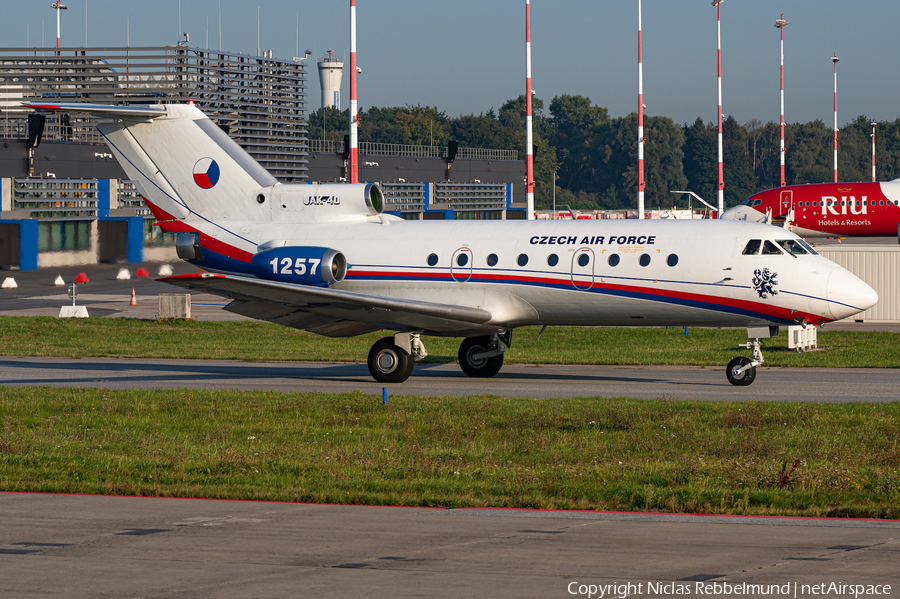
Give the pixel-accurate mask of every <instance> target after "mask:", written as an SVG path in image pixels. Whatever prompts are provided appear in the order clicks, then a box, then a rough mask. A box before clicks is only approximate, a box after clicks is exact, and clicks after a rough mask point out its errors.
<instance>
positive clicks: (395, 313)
mask: <svg viewBox="0 0 900 599" xmlns="http://www.w3.org/2000/svg"><path fill="white" fill-rule="evenodd" d="M158 280H159V281H162V282H164V283H169V284H171V285H177V286H178V287H184V288H185V289H191V290H196V291H202V292H205V293H211V294H213V295H218V296H221V297H227V298H231V299H232V302H231V303H230V304H228V306H226V307H225V309H226V310H228V311H229V312H234V313H235V314H241V315H243V316H249V317H250V318H256V319H259V320H266V321H270V322H275V323H278V324H282V325H286V326H290V327H293V328H297V329H304V330H307V331H311V332H313V333H317V334H319V335H325V336H327V337H351V336H353V335H360V334H362V333H368V332H371V331H377V330H379V329H390V330H394V331H415V330H420V329H423V330H428V331H436V332H446V333H452V332H456V331H466V330H471V329H474V328H477V327H478V326H479V325H481V324H484V323H486V322H487V321H489V320H490V319H491V313H490V312H488V311H487V310H482V309H481V308H471V307H468V306H457V305H450V304H438V303H433V302H423V301H418V300H408V299H395V298H390V297H383V296H376V295H367V294H363V293H354V292H352V291H343V290H339V289H333V288H328V287H311V286H306V285H292V284H290V283H278V282H275V281H264V280H261V279H255V278H250V277H239V276H231V275H221V274H212V273H203V274H189V275H176V276H172V277H164V278H162V279H158Z"/></svg>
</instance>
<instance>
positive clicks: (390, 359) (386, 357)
mask: <svg viewBox="0 0 900 599" xmlns="http://www.w3.org/2000/svg"><path fill="white" fill-rule="evenodd" d="M415 363H416V362H415V360H414V359H413V357H412V356H411V355H410V354H408V353H406V352H405V351H403V350H402V349H400V348H399V347H397V346H396V345H394V339H393V338H392V337H385V338H383V339H379V340H378V341H376V342H375V344H374V345H373V346H372V349H370V350H369V373H370V374H371V375H372V378H374V379H375V380H376V381H378V382H379V383H402V382H403V381H405V380H406V379H408V378H409V376H410V375H411V374H412V371H413V366H415Z"/></svg>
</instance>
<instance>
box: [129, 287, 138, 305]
mask: <svg viewBox="0 0 900 599" xmlns="http://www.w3.org/2000/svg"><path fill="white" fill-rule="evenodd" d="M128 305H129V306H137V298H136V297H135V296H134V287H132V288H131V303H130V304H128Z"/></svg>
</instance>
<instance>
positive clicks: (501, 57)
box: [0, 0, 900, 125]
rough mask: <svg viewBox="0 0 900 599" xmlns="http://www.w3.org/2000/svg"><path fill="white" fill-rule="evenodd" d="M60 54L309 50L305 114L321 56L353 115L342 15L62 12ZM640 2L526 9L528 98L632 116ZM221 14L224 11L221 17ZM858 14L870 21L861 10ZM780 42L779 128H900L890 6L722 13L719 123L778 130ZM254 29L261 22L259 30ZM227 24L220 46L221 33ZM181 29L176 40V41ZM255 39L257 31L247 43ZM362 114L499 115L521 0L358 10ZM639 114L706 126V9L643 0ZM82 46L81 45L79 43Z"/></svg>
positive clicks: (547, 2) (102, 2)
mask: <svg viewBox="0 0 900 599" xmlns="http://www.w3.org/2000/svg"><path fill="white" fill-rule="evenodd" d="M64 1H65V4H66V5H67V6H68V10H67V11H64V12H62V14H61V19H62V45H63V46H64V47H66V46H84V45H88V46H91V47H102V46H124V45H126V43H130V44H131V45H132V46H158V45H173V44H175V43H176V42H177V41H179V40H180V39H182V38H181V36H180V33H182V32H189V33H190V43H189V45H190V46H192V47H204V48H205V47H209V48H211V49H219V48H221V49H223V50H227V51H231V52H239V53H245V54H251V55H255V54H256V52H257V47H260V48H261V49H262V51H266V50H272V51H274V56H275V57H277V58H291V57H294V56H302V55H303V52H304V50H310V51H312V52H313V53H314V56H312V57H310V58H309V59H308V62H309V63H310V68H309V69H308V70H307V72H308V76H309V79H308V85H307V91H308V96H307V100H308V102H307V108H308V109H309V110H310V111H312V110H315V109H317V108H319V106H320V93H321V92H320V87H319V80H318V75H317V71H316V69H315V63H314V59H315V55H318V56H319V57H322V56H323V55H324V54H325V53H326V52H327V51H328V50H329V49H333V50H334V52H335V55H337V56H339V57H341V56H342V57H344V59H345V69H344V77H343V88H342V90H341V97H342V108H345V109H346V108H347V107H349V104H350V101H349V100H350V93H349V62H350V40H349V38H350V2H349V1H347V0H343V1H338V0H318V1H317V2H308V1H297V0H293V1H289V0H257V2H246V1H237V0H180V3H179V0H154V1H151V2H140V3H132V2H121V1H117V2H113V1H112V0H64ZM6 2H8V3H10V4H12V3H15V4H16V5H17V7H16V9H15V14H16V16H15V17H13V16H12V14H13V11H12V10H9V7H8V9H7V10H6V11H4V12H5V14H6V18H4V19H2V21H0V40H2V41H0V46H3V47H22V46H26V45H28V46H31V47H34V46H41V45H42V42H43V45H44V46H47V47H50V46H55V44H56V14H55V12H56V11H54V10H53V9H52V8H50V6H49V4H50V2H49V0H46V1H43V2H32V1H28V2H26V1H24V0H6ZM637 5H638V2H637V0H552V1H551V0H532V2H531V15H532V19H531V20H532V33H531V36H532V87H533V88H534V90H535V93H536V96H537V97H538V98H540V99H542V100H543V101H544V104H545V111H546V110H547V109H548V108H549V104H550V101H551V100H552V99H553V97H554V96H557V95H561V94H579V95H583V96H587V97H589V98H590V99H591V100H592V102H593V103H594V104H596V105H599V106H603V107H606V108H608V109H609V113H610V115H611V116H613V117H618V116H624V115H626V114H628V113H630V112H633V111H635V110H636V109H637V87H638V74H637V73H638V69H637V21H638V6H637ZM220 6H221V10H220ZM860 7H864V8H860ZM782 12H783V13H784V18H785V19H786V20H787V21H788V26H787V27H786V28H785V30H784V35H785V40H784V53H785V120H786V121H787V122H789V123H794V122H808V121H811V120H814V119H821V120H822V121H823V122H825V123H826V124H828V125H830V124H831V123H832V122H833V111H834V69H833V65H832V61H831V57H832V55H833V54H834V53H837V55H838V57H839V58H840V62H839V63H838V73H837V80H838V124H839V125H843V124H845V123H847V122H849V121H851V120H853V119H855V118H856V117H857V116H859V115H865V116H866V117H868V118H869V119H872V118H874V119H876V120H894V119H897V118H898V117H900V72H898V71H900V61H898V54H900V44H898V43H897V42H896V41H895V40H896V30H897V24H898V20H900V1H898V0H869V2H866V3H856V2H851V1H849V0H805V1H798V0H725V1H724V2H723V3H722V4H721V18H722V21H721V31H722V93H723V112H724V114H725V115H726V116H727V115H733V116H734V117H735V118H736V119H737V120H738V122H740V123H746V122H747V121H749V120H751V119H759V120H761V121H763V122H768V121H774V122H778V120H779V112H780V104H779V61H780V41H779V39H780V38H779V35H778V29H776V28H775V27H774V23H775V20H776V19H778V18H779V16H780V14H781V13H782ZM257 14H258V15H259V16H258V18H257ZM220 15H221V36H220V29H219V22H220ZM179 23H180V26H179ZM257 24H258V32H257ZM357 32H358V33H357V60H358V64H359V66H360V67H361V68H362V69H363V72H362V74H361V75H360V76H359V83H358V88H359V104H360V107H362V108H367V107H370V106H380V107H388V106H406V105H410V106H435V107H437V108H438V109H440V110H442V111H444V112H445V113H446V114H447V115H448V116H450V117H455V116H458V115H461V114H480V113H483V112H487V111H488V110H490V109H491V108H499V107H500V106H501V105H502V104H503V103H504V102H506V101H507V100H509V99H512V98H515V97H517V96H519V95H520V94H522V93H524V91H525V2H524V0H452V1H449V2H448V1H443V2H436V1H433V0H357ZM643 38H644V52H643V56H644V60H643V62H644V104H645V105H646V106H647V108H646V109H645V114H647V115H661V116H668V117H671V118H672V119H673V120H674V121H675V122H676V123H679V124H683V123H693V122H694V120H696V119H697V118H698V117H700V118H702V119H703V120H704V121H706V122H714V121H715V120H716V110H717V90H716V8H715V7H714V6H712V5H711V3H710V1H709V0H643ZM86 39H87V43H86V42H85V40H86Z"/></svg>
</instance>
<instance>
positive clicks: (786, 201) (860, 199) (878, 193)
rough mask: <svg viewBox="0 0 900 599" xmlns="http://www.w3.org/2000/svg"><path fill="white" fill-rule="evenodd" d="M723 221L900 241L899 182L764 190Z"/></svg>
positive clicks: (810, 234) (805, 234)
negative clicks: (895, 237) (740, 221)
mask: <svg viewBox="0 0 900 599" xmlns="http://www.w3.org/2000/svg"><path fill="white" fill-rule="evenodd" d="M722 218H723V219H730V220H745V221H750V222H770V223H774V224H780V225H781V226H782V227H784V228H785V229H788V230H790V231H793V232H794V233H796V234H798V235H801V236H803V237H807V238H808V237H844V236H846V237H894V236H898V237H900V179H897V180H895V181H888V182H886V183H874V182H863V183H815V184H811V185H791V186H789V187H778V188H775V189H768V190H766V191H761V192H759V193H757V194H754V195H752V196H750V197H749V198H747V199H746V200H744V201H743V202H741V203H740V204H738V205H737V206H735V207H734V208H732V209H730V210H728V211H726V212H725V213H724V214H723V215H722Z"/></svg>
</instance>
